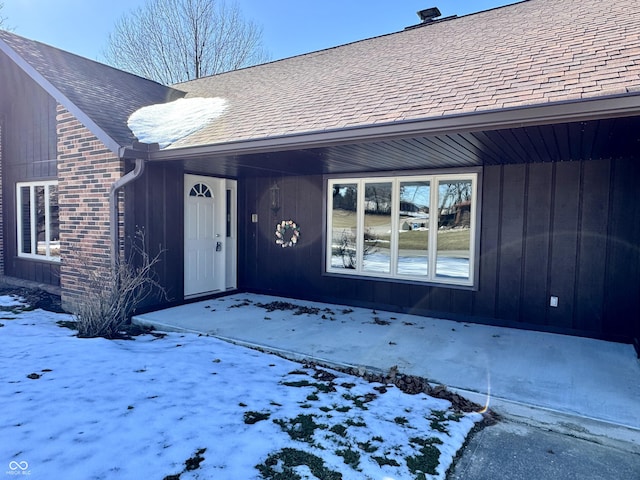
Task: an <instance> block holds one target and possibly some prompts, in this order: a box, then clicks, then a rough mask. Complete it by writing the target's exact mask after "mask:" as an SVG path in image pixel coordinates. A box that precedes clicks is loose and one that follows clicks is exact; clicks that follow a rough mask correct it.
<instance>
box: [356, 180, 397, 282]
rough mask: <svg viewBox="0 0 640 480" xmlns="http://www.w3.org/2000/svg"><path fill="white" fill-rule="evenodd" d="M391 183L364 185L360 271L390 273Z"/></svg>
mask: <svg viewBox="0 0 640 480" xmlns="http://www.w3.org/2000/svg"><path fill="white" fill-rule="evenodd" d="M391 190H392V186H391V182H381V183H366V184H365V187H364V231H363V232H362V234H363V243H362V245H363V252H362V270H363V271H365V272H379V273H389V272H390V271H391V249H390V245H391Z"/></svg>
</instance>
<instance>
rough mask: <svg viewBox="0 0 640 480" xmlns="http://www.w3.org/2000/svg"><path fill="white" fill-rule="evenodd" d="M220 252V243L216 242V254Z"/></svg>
mask: <svg viewBox="0 0 640 480" xmlns="http://www.w3.org/2000/svg"><path fill="white" fill-rule="evenodd" d="M221 251H222V242H216V252H221Z"/></svg>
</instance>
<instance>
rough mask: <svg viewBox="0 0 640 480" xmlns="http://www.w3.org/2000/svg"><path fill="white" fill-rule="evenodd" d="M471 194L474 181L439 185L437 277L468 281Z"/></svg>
mask: <svg viewBox="0 0 640 480" xmlns="http://www.w3.org/2000/svg"><path fill="white" fill-rule="evenodd" d="M472 194H473V191H472V183H471V180H467V179H465V180H449V181H440V182H438V240H437V256H436V276H437V277H450V278H463V279H468V278H469V275H470V263H469V262H470V258H471V199H472Z"/></svg>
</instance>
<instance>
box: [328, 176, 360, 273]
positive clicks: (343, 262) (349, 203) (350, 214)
mask: <svg viewBox="0 0 640 480" xmlns="http://www.w3.org/2000/svg"><path fill="white" fill-rule="evenodd" d="M332 187H333V188H332V195H333V209H332V212H331V267H332V268H347V269H355V268H356V259H357V252H356V238H357V235H358V219H357V211H358V208H357V207H358V186H357V184H355V183H341V184H337V183H334V184H333V186H332Z"/></svg>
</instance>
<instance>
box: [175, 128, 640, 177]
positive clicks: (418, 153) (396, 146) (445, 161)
mask: <svg viewBox="0 0 640 480" xmlns="http://www.w3.org/2000/svg"><path fill="white" fill-rule="evenodd" d="M638 152H640V116H634V117H626V118H609V119H599V120H590V121H583V122H569V123H559V124H554V125H532V126H527V127H520V128H502V129H495V130H483V131H474V132H460V133H447V134H437V135H424V136H412V137H406V138H393V139H387V140H381V141H375V140H372V141H364V142H357V143H342V144H336V145H329V146H324V147H320V148H304V149H297V150H296V149H292V150H285V151H270V152H263V153H255V154H247V155H218V156H211V155H206V154H204V155H201V156H191V157H189V158H188V159H185V160H184V166H185V169H186V170H189V171H195V172H201V173H206V174H211V175H220V176H228V177H243V176H261V175H274V174H278V175H313V174H341V173H364V172H397V171H406V170H425V169H439V168H457V167H473V166H484V165H499V164H512V163H513V164H515V163H532V162H551V161H554V162H557V161H572V160H588V159H598V158H618V157H627V156H638Z"/></svg>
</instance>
